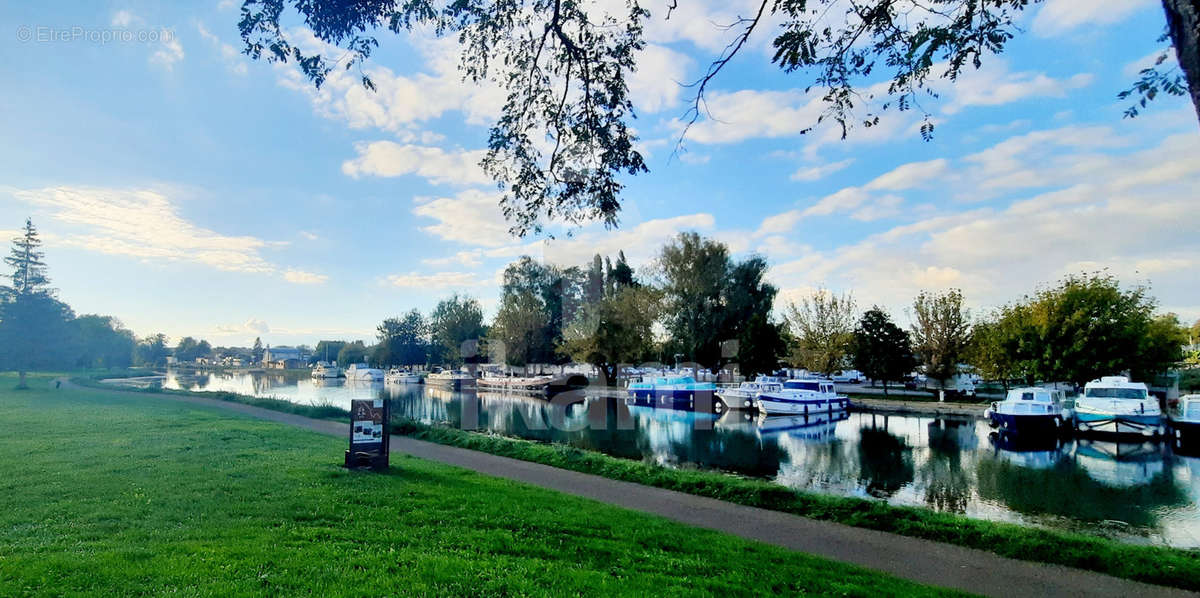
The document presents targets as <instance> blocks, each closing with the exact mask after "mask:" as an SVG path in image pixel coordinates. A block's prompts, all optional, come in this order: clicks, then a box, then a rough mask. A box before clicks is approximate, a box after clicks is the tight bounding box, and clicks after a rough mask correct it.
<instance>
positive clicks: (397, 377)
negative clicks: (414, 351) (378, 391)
mask: <svg viewBox="0 0 1200 598" xmlns="http://www.w3.org/2000/svg"><path fill="white" fill-rule="evenodd" d="M383 381H384V382H386V383H388V384H420V383H421V375H420V374H418V373H416V372H410V371H408V370H401V369H397V368H392V369H390V370H388V373H387V374H385V375H384V376H383Z"/></svg>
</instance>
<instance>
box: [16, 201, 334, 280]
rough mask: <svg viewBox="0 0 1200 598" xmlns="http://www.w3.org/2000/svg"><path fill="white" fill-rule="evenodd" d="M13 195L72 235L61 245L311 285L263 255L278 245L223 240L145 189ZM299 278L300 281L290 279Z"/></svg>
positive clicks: (253, 239)
mask: <svg viewBox="0 0 1200 598" xmlns="http://www.w3.org/2000/svg"><path fill="white" fill-rule="evenodd" d="M13 196H14V197H15V198H16V199H18V200H20V201H23V202H26V203H29V204H32V205H35V206H38V207H42V208H46V209H48V210H49V211H50V214H51V216H52V217H53V218H54V219H55V220H57V221H59V222H62V223H64V224H66V225H69V226H72V227H77V228H78V232H75V233H72V234H62V235H60V237H59V241H58V242H61V243H62V244H64V245H70V246H74V247H79V248H82V249H85V250H88V251H95V252H98V253H104V254H109V255H123V256H128V257H133V258H137V259H142V260H146V261H152V262H166V263H191V264H200V265H204V266H208V267H212V268H216V269H218V270H225V271H229V272H246V273H253V274H281V275H283V276H284V278H285V279H286V280H289V281H291V282H313V280H312V279H311V276H317V275H308V276H307V277H306V276H304V274H305V273H298V274H292V276H290V277H289V276H288V272H293V273H295V272H299V271H287V272H281V269H280V268H279V267H277V266H276V265H275V264H273V263H271V262H270V261H268V260H267V259H266V258H265V257H264V256H263V254H262V252H263V250H265V249H268V248H270V247H272V246H276V245H278V243H273V242H270V241H264V240H262V239H259V238H257V237H251V236H232V235H224V234H221V233H218V232H216V231H213V230H211V229H208V228H204V227H200V226H197V225H195V224H192V223H191V222H189V221H187V220H185V219H184V218H183V217H181V216H180V215H179V210H178V208H177V207H176V205H175V204H174V203H172V201H171V200H170V199H169V198H168V197H167V196H166V195H164V194H162V193H160V192H158V191H153V190H148V189H107V188H98V187H66V186H63V187H47V188H43V189H30V190H18V191H14V192H13ZM297 278H304V280H294V279H297Z"/></svg>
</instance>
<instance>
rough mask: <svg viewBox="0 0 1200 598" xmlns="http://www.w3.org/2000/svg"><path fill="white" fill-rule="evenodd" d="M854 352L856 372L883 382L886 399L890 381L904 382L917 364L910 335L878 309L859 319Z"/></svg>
mask: <svg viewBox="0 0 1200 598" xmlns="http://www.w3.org/2000/svg"><path fill="white" fill-rule="evenodd" d="M851 353H852V355H853V359H852V362H853V364H854V368H855V369H857V370H859V371H861V372H862V373H863V375H864V376H866V377H867V378H868V379H871V380H879V381H882V382H883V394H884V395H885V396H886V395H887V388H888V386H887V385H888V382H889V381H900V380H903V379H904V378H905V377H906V376H908V374H909V373H910V372H912V369H913V368H914V367H916V365H917V359H916V357H915V356H914V355H913V351H912V341H911V340H910V339H909V336H908V333H907V332H905V331H904V329H903V328H900V327H899V326H897V325H896V324H895V323H894V322H892V318H891V317H890V316H888V314H887V312H885V311H883V309H881V308H879V307H878V306H876V307H872V308H871V309H869V310H867V311H866V313H864V314H863V315H862V318H860V319H859V321H858V325H857V326H856V327H855V328H854V342H853V343H852V345H851Z"/></svg>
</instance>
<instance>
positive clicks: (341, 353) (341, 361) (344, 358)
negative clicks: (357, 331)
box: [337, 341, 367, 367]
mask: <svg viewBox="0 0 1200 598" xmlns="http://www.w3.org/2000/svg"><path fill="white" fill-rule="evenodd" d="M366 361H367V346H366V345H365V344H363V342H362V341H354V342H351V343H346V344H344V345H342V348H341V349H339V350H338V355H337V363H338V365H339V366H341V367H349V366H350V365H351V364H355V363H365V362H366Z"/></svg>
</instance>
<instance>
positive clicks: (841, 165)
mask: <svg viewBox="0 0 1200 598" xmlns="http://www.w3.org/2000/svg"><path fill="white" fill-rule="evenodd" d="M853 163H854V158H846V159H845V160H840V161H838V162H831V163H829V164H819V165H817V166H809V167H807V168H803V167H802V168H800V169H799V170H797V171H796V172H793V173H792V176H791V179H792V180H793V181H806V182H812V181H819V180H821V179H823V178H825V177H827V176H829V175H831V174H833V173H835V172H838V171H840V170H844V169H845V168H846V167H848V166H850V165H851V164H853Z"/></svg>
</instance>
